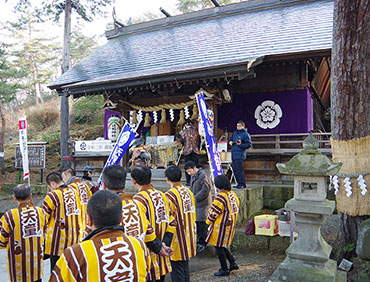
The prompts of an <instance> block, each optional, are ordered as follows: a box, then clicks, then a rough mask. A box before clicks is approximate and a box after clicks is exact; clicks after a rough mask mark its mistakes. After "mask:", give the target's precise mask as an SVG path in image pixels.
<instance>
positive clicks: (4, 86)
mask: <svg viewBox="0 0 370 282" xmlns="http://www.w3.org/2000/svg"><path fill="white" fill-rule="evenodd" d="M7 47H8V46H7V45H5V44H3V43H1V44H0V96H1V99H2V102H4V103H7V102H10V101H12V100H14V99H15V94H16V93H17V91H18V89H19V88H21V85H20V84H19V83H18V82H17V79H19V78H20V77H22V76H23V72H21V71H19V70H17V69H16V68H15V66H14V65H13V64H12V63H11V62H10V60H9V53H8V52H7V50H6V49H7Z"/></svg>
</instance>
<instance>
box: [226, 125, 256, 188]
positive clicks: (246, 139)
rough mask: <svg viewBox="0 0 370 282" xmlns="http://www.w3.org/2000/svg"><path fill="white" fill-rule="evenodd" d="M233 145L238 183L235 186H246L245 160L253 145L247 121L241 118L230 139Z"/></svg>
mask: <svg viewBox="0 0 370 282" xmlns="http://www.w3.org/2000/svg"><path fill="white" fill-rule="evenodd" d="M229 144H230V146H231V158H232V167H233V170H234V174H235V178H236V182H237V185H236V186H234V188H238V189H241V188H245V187H246V186H245V175H244V167H243V164H244V160H245V159H246V158H247V149H248V148H249V147H250V146H251V138H250V136H249V133H248V132H247V130H246V129H245V123H244V121H242V120H239V121H238V122H237V124H236V131H234V132H233V135H232V136H231V138H230V140H229Z"/></svg>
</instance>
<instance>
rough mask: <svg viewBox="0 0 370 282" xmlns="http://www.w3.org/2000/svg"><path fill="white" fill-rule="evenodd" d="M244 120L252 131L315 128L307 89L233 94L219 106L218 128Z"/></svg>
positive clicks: (262, 132)
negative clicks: (229, 99)
mask: <svg viewBox="0 0 370 282" xmlns="http://www.w3.org/2000/svg"><path fill="white" fill-rule="evenodd" d="M238 120H243V121H244V122H245V124H246V128H247V129H248V132H249V133H250V134H269V133H271V134H280V133H306V132H310V131H311V130H312V98H311V93H310V91H309V90H308V89H296V90H286V91H276V92H263V93H246V94H234V95H233V102H232V103H230V104H227V103H225V104H222V105H221V106H220V107H219V108H218V128H221V129H223V128H225V127H227V128H228V131H234V130H235V129H236V123H237V122H238Z"/></svg>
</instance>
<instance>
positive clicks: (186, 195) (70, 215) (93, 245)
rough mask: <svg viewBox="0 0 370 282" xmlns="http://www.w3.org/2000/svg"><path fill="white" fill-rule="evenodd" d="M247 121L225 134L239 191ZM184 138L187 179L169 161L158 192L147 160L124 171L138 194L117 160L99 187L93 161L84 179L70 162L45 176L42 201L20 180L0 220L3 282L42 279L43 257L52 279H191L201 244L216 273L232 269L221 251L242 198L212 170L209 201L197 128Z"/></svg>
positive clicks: (228, 241) (229, 238) (247, 140)
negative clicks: (212, 256) (211, 252)
mask: <svg viewBox="0 0 370 282" xmlns="http://www.w3.org/2000/svg"><path fill="white" fill-rule="evenodd" d="M244 126H245V125H244V123H243V122H241V121H240V122H238V124H237V131H235V132H234V133H233V135H232V137H231V139H230V140H229V143H230V145H231V146H232V161H233V168H234V172H235V175H236V179H237V182H238V185H237V186H236V188H243V187H245V178H244V173H241V170H242V165H240V164H242V163H243V160H244V159H245V151H246V149H247V148H249V147H250V138H249V134H248V133H247V132H246V130H244ZM182 138H183V139H184V143H185V145H184V147H185V148H186V151H185V152H184V155H185V161H186V162H185V167H184V168H185V173H186V176H187V177H186V185H183V183H182V182H181V178H182V171H181V170H180V168H179V167H178V166H175V165H172V166H169V167H168V168H167V169H166V170H165V176H166V182H167V184H168V186H169V189H168V190H167V191H166V192H165V193H164V192H162V191H160V190H157V189H156V188H155V187H154V186H153V185H152V181H151V175H152V173H151V169H150V168H149V167H147V166H146V165H145V164H134V165H133V166H132V167H131V179H132V183H133V185H134V187H135V188H136V189H137V193H136V194H135V195H132V194H131V193H127V192H125V185H126V175H127V173H126V171H125V169H124V168H123V167H121V166H119V165H112V166H108V167H106V168H105V169H104V170H103V174H102V185H101V187H100V190H99V187H97V186H96V185H94V183H93V182H92V172H93V168H91V167H86V169H84V176H83V177H82V178H81V179H80V178H78V177H77V176H76V175H75V172H74V170H73V169H70V168H69V169H67V170H65V171H63V172H62V173H61V174H59V173H58V172H52V173H50V174H48V175H47V177H46V183H47V185H48V187H49V189H50V192H48V193H47V195H46V197H45V199H44V201H43V204H42V207H36V206H35V205H34V204H33V203H32V201H31V199H32V193H31V188H30V186H28V185H26V184H20V185H17V186H16V187H15V188H14V190H13V198H14V201H15V202H17V205H18V206H17V208H15V209H11V210H9V211H7V212H6V213H5V214H4V215H3V217H2V218H1V219H0V248H7V257H8V272H9V279H10V281H12V282H13V281H14V282H15V281H27V282H28V281H30V282H34V281H41V280H42V277H43V261H44V260H45V259H50V268H51V269H50V270H51V277H50V278H49V281H164V279H165V276H166V275H167V274H169V275H171V278H172V281H174V282H182V281H184V282H185V281H190V274H189V260H190V259H191V258H192V257H194V256H196V255H197V254H199V253H201V252H203V251H204V250H205V249H206V248H207V245H208V244H210V245H213V246H215V248H216V254H217V256H218V258H219V261H220V265H221V268H220V269H219V271H217V272H216V273H215V274H214V275H215V276H228V275H229V274H230V271H232V270H235V269H238V268H239V266H238V265H237V263H236V262H235V258H234V257H233V256H232V254H231V253H230V251H229V248H228V247H229V246H230V245H231V243H232V240H233V237H234V233H235V226H236V221H237V217H238V213H239V199H238V197H237V195H236V193H235V192H234V191H232V189H231V184H230V181H229V179H228V178H227V177H226V176H225V175H218V176H216V177H215V178H214V185H215V187H216V188H217V191H218V193H217V194H216V196H215V198H214V200H213V201H212V194H211V190H212V186H213V185H212V182H211V180H210V178H209V176H208V174H207V173H206V172H205V171H204V170H202V169H201V168H199V167H198V154H199V152H198V151H196V150H194V148H197V142H196V139H197V132H195V131H194V130H193V127H192V126H191V124H189V125H188V126H187V127H186V128H185V130H184V132H182ZM242 174H243V175H242ZM227 261H228V262H229V264H228V263H227Z"/></svg>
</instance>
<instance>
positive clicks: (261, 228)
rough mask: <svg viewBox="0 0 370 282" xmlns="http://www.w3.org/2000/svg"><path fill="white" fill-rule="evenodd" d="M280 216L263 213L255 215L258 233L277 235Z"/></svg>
mask: <svg viewBox="0 0 370 282" xmlns="http://www.w3.org/2000/svg"><path fill="white" fill-rule="evenodd" d="M277 221H278V216H277V215H270V214H263V215H257V216H255V217H254V224H255V228H256V233H255V234H256V235H267V236H275V235H277V234H278V233H279V226H278V222H277Z"/></svg>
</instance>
